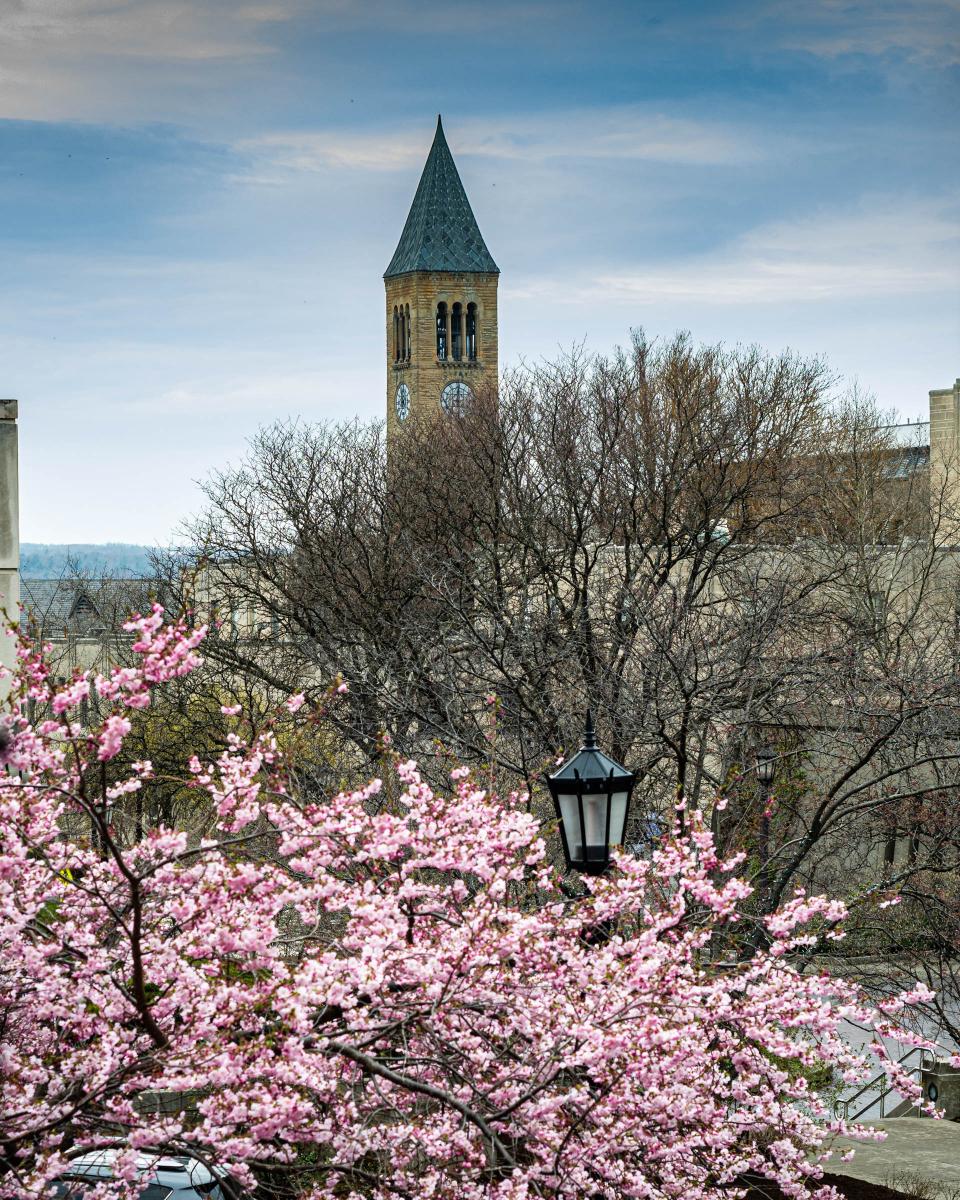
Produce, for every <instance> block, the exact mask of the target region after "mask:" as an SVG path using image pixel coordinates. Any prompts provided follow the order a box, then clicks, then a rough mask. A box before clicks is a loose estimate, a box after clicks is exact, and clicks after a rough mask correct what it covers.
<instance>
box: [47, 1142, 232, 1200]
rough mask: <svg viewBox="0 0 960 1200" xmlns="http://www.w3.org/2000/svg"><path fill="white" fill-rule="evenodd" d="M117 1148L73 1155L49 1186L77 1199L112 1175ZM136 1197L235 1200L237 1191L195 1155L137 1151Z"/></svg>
mask: <svg viewBox="0 0 960 1200" xmlns="http://www.w3.org/2000/svg"><path fill="white" fill-rule="evenodd" d="M118 1154H119V1150H95V1151H92V1152H91V1153H90V1154H83V1155H81V1156H80V1157H79V1158H76V1159H74V1161H73V1162H72V1163H71V1164H70V1170H69V1171H68V1172H67V1173H66V1174H65V1175H64V1176H63V1177H62V1178H60V1179H58V1180H57V1182H56V1183H55V1184H54V1186H53V1192H52V1195H54V1196H57V1197H60V1198H61V1200H73V1198H74V1197H76V1198H77V1200H80V1198H81V1197H83V1196H84V1195H85V1194H86V1193H87V1192H88V1191H89V1190H90V1188H92V1187H93V1186H94V1184H97V1183H102V1182H103V1181H104V1180H105V1179H112V1178H113V1164H114V1162H115V1160H116V1158H117V1155H118ZM137 1166H138V1169H139V1170H140V1172H141V1179H140V1192H139V1200H168V1198H169V1200H239V1198H240V1196H241V1193H240V1191H239V1190H238V1189H237V1186H236V1184H232V1183H231V1182H230V1180H228V1179H227V1178H226V1176H225V1175H223V1174H221V1173H219V1172H216V1171H211V1170H210V1168H209V1167H205V1166H204V1165H203V1163H201V1162H198V1161H197V1160H196V1159H195V1158H187V1157H185V1156H183V1157H182V1156H180V1155H174V1154H138V1155H137Z"/></svg>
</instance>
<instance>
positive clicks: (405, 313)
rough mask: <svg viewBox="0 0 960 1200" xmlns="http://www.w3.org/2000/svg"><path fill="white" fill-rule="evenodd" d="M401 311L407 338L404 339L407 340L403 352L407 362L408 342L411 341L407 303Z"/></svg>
mask: <svg viewBox="0 0 960 1200" xmlns="http://www.w3.org/2000/svg"><path fill="white" fill-rule="evenodd" d="M403 311H404V318H405V320H404V327H405V328H406V331H407V339H406V341H407V344H406V352H405V354H404V358H405V359H406V360H407V362H409V361H410V343H411V337H410V305H409V304H408V305H407V306H406V308H405V309H404V310H403Z"/></svg>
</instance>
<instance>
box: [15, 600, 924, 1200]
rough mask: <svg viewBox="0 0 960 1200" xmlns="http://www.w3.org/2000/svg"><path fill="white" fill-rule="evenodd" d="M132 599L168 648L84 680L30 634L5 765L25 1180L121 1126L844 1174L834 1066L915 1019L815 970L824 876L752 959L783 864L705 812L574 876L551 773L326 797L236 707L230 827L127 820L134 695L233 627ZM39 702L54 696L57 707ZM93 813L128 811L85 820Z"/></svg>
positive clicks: (584, 1164)
mask: <svg viewBox="0 0 960 1200" xmlns="http://www.w3.org/2000/svg"><path fill="white" fill-rule="evenodd" d="M128 629H129V630H130V632H131V633H133V634H134V635H135V641H134V644H133V652H134V655H135V665H133V666H128V667H124V668H118V669H116V670H114V671H113V672H112V674H111V675H110V676H109V677H108V678H104V677H102V676H98V677H96V678H93V679H90V678H88V677H87V676H85V675H78V676H77V678H75V679H73V680H71V681H70V682H69V683H67V684H65V685H64V686H63V687H61V688H60V689H59V690H57V689H55V688H53V687H51V685H50V682H49V672H48V671H47V669H46V666H45V664H44V661H43V656H42V653H39V652H37V651H35V650H34V649H33V648H32V647H29V646H26V645H24V646H22V647H21V650H20V659H19V662H20V666H19V670H18V674H17V677H16V680H15V683H16V687H15V689H14V701H13V703H14V704H15V706H16V707H15V711H14V714H13V715H12V717H11V724H10V739H9V743H8V745H7V746H6V749H5V751H4V754H5V760H6V763H7V765H8V768H9V769H8V771H7V773H6V774H5V775H3V776H0V1022H2V1028H3V1030H4V1039H3V1049H2V1052H0V1143H2V1145H3V1146H4V1147H5V1150H4V1154H5V1158H4V1159H3V1161H2V1163H0V1198H5V1197H15V1196H16V1197H20V1196H27V1195H42V1194H44V1190H45V1188H46V1187H47V1186H48V1184H49V1181H51V1180H53V1179H56V1178H57V1177H59V1176H61V1175H62V1174H63V1173H64V1172H65V1171H67V1170H68V1169H69V1163H70V1160H71V1159H72V1158H74V1157H76V1156H77V1155H79V1154H81V1153H83V1152H85V1151H87V1150H89V1149H91V1148H98V1147H104V1146H112V1147H115V1148H118V1149H120V1150H121V1151H122V1152H123V1155H122V1156H121V1158H120V1160H119V1162H120V1165H121V1166H122V1167H123V1172H126V1174H127V1175H129V1176H130V1178H131V1179H132V1178H133V1177H134V1175H135V1172H134V1171H133V1170H132V1169H131V1170H127V1166H129V1164H131V1163H134V1162H135V1156H134V1155H133V1152H134V1151H139V1150H143V1149H152V1150H158V1151H159V1150H163V1151H173V1152H180V1153H187V1154H192V1155H195V1156H198V1157H200V1158H202V1159H203V1160H204V1161H207V1162H210V1163H215V1164H219V1165H220V1166H222V1167H223V1168H225V1169H226V1170H228V1171H229V1172H230V1173H231V1174H232V1175H233V1176H234V1177H235V1178H237V1179H238V1180H240V1181H241V1182H242V1183H244V1184H245V1185H247V1186H255V1185H256V1183H257V1179H258V1177H261V1169H262V1168H264V1167H270V1168H271V1169H275V1168H278V1167H286V1168H287V1169H289V1170H291V1171H292V1170H296V1171H297V1172H298V1176H297V1177H298V1179H299V1180H300V1181H301V1186H302V1190H303V1194H304V1195H307V1196H315V1197H317V1198H318V1200H320V1198H324V1200H333V1198H334V1197H343V1196H356V1197H360V1196H364V1197H369V1198H371V1200H381V1198H382V1200H386V1198H387V1197H396V1196H414V1195H415V1196H430V1197H434V1198H435V1200H481V1197H482V1198H484V1200H528V1198H532V1197H551V1198H553V1200H577V1198H580V1197H584V1196H589V1197H594V1198H596V1200H618V1198H620V1197H642V1198H646V1197H664V1198H666V1197H676V1196H680V1195H682V1194H686V1193H693V1194H696V1195H697V1196H701V1197H708V1198H710V1197H716V1198H717V1200H719V1198H720V1197H721V1196H724V1197H726V1196H728V1195H729V1194H730V1191H731V1188H733V1189H734V1191H736V1187H737V1185H738V1181H740V1180H742V1178H743V1177H744V1175H745V1174H746V1173H748V1172H755V1173H758V1174H760V1175H762V1176H764V1177H766V1178H767V1179H769V1180H771V1181H774V1182H776V1183H777V1184H779V1186H780V1187H781V1188H782V1189H783V1191H784V1192H785V1193H786V1194H787V1195H790V1196H799V1195H801V1194H805V1193H806V1190H807V1189H808V1187H809V1185H810V1183H811V1181H816V1180H817V1179H818V1178H819V1177H820V1175H821V1172H822V1164H823V1162H824V1161H825V1159H826V1157H827V1156H828V1155H829V1152H830V1151H829V1145H830V1141H831V1139H832V1137H833V1136H834V1135H835V1134H837V1133H842V1132H849V1130H848V1127H847V1125H846V1124H845V1123H844V1122H843V1121H842V1120H840V1119H839V1118H837V1117H835V1115H834V1113H833V1110H832V1107H831V1105H830V1102H829V1098H828V1097H826V1096H824V1095H821V1094H819V1093H818V1092H817V1091H815V1090H814V1089H813V1088H812V1087H811V1084H810V1080H811V1079H812V1078H814V1077H818V1076H822V1075H823V1073H824V1071H827V1072H828V1073H829V1072H832V1073H833V1075H834V1078H835V1079H836V1080H837V1081H838V1082H839V1081H840V1080H844V1081H847V1082H853V1081H856V1080H861V1079H865V1078H867V1077H869V1076H870V1075H872V1074H874V1073H875V1072H876V1062H875V1061H869V1060H867V1059H865V1058H864V1057H863V1056H861V1055H858V1054H856V1053H854V1051H853V1050H852V1049H851V1048H850V1047H849V1046H848V1045H847V1043H846V1042H845V1041H844V1039H843V1037H842V1028H841V1025H842V1021H843V1020H844V1018H846V1017H854V1018H855V1019H857V1020H858V1021H859V1022H860V1023H869V1022H873V1023H874V1024H875V1026H876V1028H877V1029H878V1031H879V1032H881V1033H885V1032H889V1030H890V1029H891V1028H892V1025H891V1022H892V1020H893V1019H895V1016H896V1006H893V1007H890V1008H889V1009H888V1010H887V1011H884V1012H878V1011H875V1010H873V1009H872V1008H871V1007H870V1006H869V1005H868V1004H867V1003H866V1002H865V1001H864V999H863V998H862V997H861V996H860V995H859V994H858V992H857V990H856V988H855V986H854V985H853V984H852V983H850V982H847V981H843V980H838V979H834V978H830V977H828V976H826V975H824V974H818V973H815V972H814V973H804V972H802V971H801V970H799V969H798V967H797V965H796V963H795V961H794V955H793V953H792V952H793V951H795V950H797V949H798V948H801V947H803V946H804V945H806V944H807V943H808V941H809V940H810V938H811V937H812V936H813V934H812V930H814V929H819V928H822V927H823V926H824V925H828V926H829V927H830V929H831V931H833V932H836V926H837V923H838V922H840V921H841V920H842V916H843V913H842V909H841V908H840V907H839V906H838V905H837V904H835V903H834V902H831V901H827V900H823V899H820V898H816V897H809V896H805V895H799V894H798V895H797V896H795V897H793V898H792V899H791V900H790V901H789V902H788V903H787V904H786V905H784V906H783V908H781V909H780V910H779V911H778V912H777V913H774V914H773V915H772V916H770V917H769V918H768V919H767V922H766V924H767V935H768V937H767V942H768V943H769V944H770V945H771V949H769V950H764V949H760V950H758V951H757V952H756V953H755V954H754V955H753V956H752V957H749V958H743V959H735V960H734V961H719V960H718V957H717V954H716V947H717V946H719V945H722V944H723V943H724V939H725V937H726V936H727V935H728V934H729V932H730V930H731V929H735V928H736V927H738V926H739V924H740V923H742V922H744V921H746V920H749V919H751V918H750V916H749V906H748V904H747V901H748V900H749V895H750V887H749V885H748V884H746V883H745V882H743V881H742V880H740V879H739V878H738V877H737V875H736V868H737V865H738V863H737V861H736V860H731V861H728V862H723V861H720V860H719V858H718V856H717V854H716V852H715V849H714V846H713V842H712V838H711V836H710V833H709V831H708V830H706V829H704V828H703V826H702V824H701V823H699V822H698V820H697V818H696V814H695V813H688V814H686V820H685V823H684V830H685V832H683V833H682V834H681V833H680V832H675V833H674V835H673V836H671V837H669V838H667V839H665V840H664V843H663V844H662V846H660V848H659V849H658V850H656V851H655V852H654V854H653V855H652V858H651V859H650V860H649V861H647V860H638V859H635V858H632V857H630V856H627V855H620V856H619V857H618V858H617V861H616V864H615V869H614V870H613V871H611V872H610V874H609V875H608V876H606V877H604V878H601V879H598V880H592V881H589V883H588V884H587V885H585V889H584V894H583V895H582V896H581V897H580V898H578V899H571V896H570V890H571V889H570V887H569V886H564V881H563V880H562V878H561V877H560V876H559V874H558V872H557V870H556V868H555V867H554V866H553V865H552V864H551V861H550V856H549V854H548V849H547V841H546V838H548V837H549V836H551V835H550V832H549V831H544V830H543V829H541V827H540V826H539V825H538V823H537V821H536V820H535V819H534V817H533V816H532V815H531V813H530V811H529V806H528V805H527V804H526V802H525V798H524V797H521V796H512V797H506V798H498V797H496V796H493V795H491V794H489V793H488V792H486V791H485V790H484V789H483V788H482V787H480V786H479V785H478V784H477V783H476V782H475V781H474V780H473V778H472V776H471V775H470V773H469V771H467V770H466V769H464V768H458V769H456V770H454V771H453V773H452V778H451V780H450V786H449V787H448V788H446V789H443V790H440V791H438V790H435V789H433V788H431V787H429V786H428V785H427V784H426V782H425V781H424V780H423V778H422V777H421V775H420V773H419V772H418V769H417V766H416V764H415V763H412V762H400V763H397V764H396V779H397V781H398V784H399V786H398V787H397V788H392V787H388V786H386V785H385V783H384V782H383V781H381V780H374V781H372V782H371V783H370V784H368V785H367V786H365V787H363V788H359V789H356V790H351V791H346V792H343V793H341V794H339V795H337V796H335V797H333V798H332V799H319V798H316V797H313V798H304V797H297V796H296V795H295V794H293V789H292V788H290V787H289V786H288V770H287V764H286V763H285V762H284V760H283V755H282V754H281V752H280V750H279V749H278V745H277V742H276V740H275V739H274V737H273V736H272V734H271V733H270V732H269V731H267V732H265V733H260V734H259V735H258V737H257V738H256V739H255V740H253V741H251V742H249V743H248V742H246V741H244V740H243V738H242V737H241V736H240V735H239V734H237V733H234V734H232V735H231V737H230V742H229V745H228V747H227V749H226V750H225V751H224V753H223V754H221V755H220V757H219V758H218V759H217V760H216V761H214V762H205V761H202V760H201V758H200V757H199V756H196V755H191V754H190V752H189V747H186V748H185V755H184V758H185V762H184V779H185V781H186V784H187V786H190V787H193V788H194V789H195V790H196V793H197V795H198V798H199V799H203V801H204V802H205V803H207V804H209V805H210V807H211V810H212V812H213V813H214V818H215V834H214V836H211V837H207V838H205V839H203V840H202V841H197V842H191V841H190V840H189V839H188V838H187V836H186V835H185V834H184V833H183V832H182V831H178V830H176V829H170V828H163V827H160V828H154V829H151V830H149V831H148V832H147V833H146V834H145V835H144V836H143V838H142V840H140V841H137V842H135V843H133V844H124V843H123V842H122V840H121V839H120V837H119V836H118V834H117V831H116V830H115V829H114V828H113V825H112V822H111V808H110V805H111V804H112V803H115V802H118V801H119V800H122V798H123V797H124V796H125V795H126V794H128V793H130V792H134V791H137V790H139V789H142V788H147V787H150V786H151V784H152V779H153V772H152V768H151V765H150V764H149V763H146V762H132V763H129V764H127V763H125V760H124V746H125V742H126V739H127V737H128V734H129V730H130V717H129V715H128V714H129V712H130V710H136V709H139V708H143V707H145V706H148V705H149V704H151V703H152V699H153V695H154V689H155V688H157V687H162V686H163V684H164V683H165V682H167V681H169V680H171V679H174V678H176V677H178V676H179V675H182V674H184V673H186V672H188V671H190V670H192V669H194V668H195V666H196V665H197V662H198V657H197V650H198V647H199V646H200V644H201V642H202V638H203V630H194V629H191V628H189V627H188V626H187V625H186V624H184V623H183V622H176V621H175V622H166V621H165V620H164V614H163V611H162V610H161V609H160V608H159V607H155V608H154V609H153V611H152V612H151V613H150V614H149V615H148V616H146V617H138V618H135V619H134V620H133V621H132V622H131V623H130V625H129V626H128ZM343 686H344V685H342V684H340V685H339V689H340V690H342V688H343ZM91 687H92V688H93V689H95V691H96V692H97V694H98V695H99V696H100V697H101V699H102V700H103V701H104V702H105V704H106V705H107V707H108V709H109V711H107V712H105V714H104V715H103V718H102V722H101V724H100V725H99V727H98V728H95V729H93V730H90V729H87V728H85V727H83V726H82V725H81V724H80V722H79V721H78V720H77V719H76V718H77V711H76V710H77V708H78V706H79V704H80V703H81V701H82V700H83V699H84V698H86V697H87V696H88V695H89V693H90V689H91ZM332 690H333V691H336V690H338V689H337V688H334V689H332ZM28 698H33V699H34V700H40V701H42V702H43V704H44V705H45V706H46V708H47V710H48V712H49V713H50V714H52V715H51V716H49V717H45V718H44V719H43V720H41V721H40V722H39V723H38V724H37V725H33V724H31V723H30V722H29V721H28V720H27V718H26V715H25V714H26V711H27V706H26V701H27V699H28ZM305 703H306V701H305V698H304V697H303V696H302V695H300V694H298V695H297V696H294V697H292V698H291V699H290V701H289V703H288V704H287V705H286V706H285V711H286V710H288V715H289V713H296V712H297V710H299V709H301V708H302V707H303V705H304V704H305ZM108 765H109V768H110V771H111V772H112V774H111V775H110V781H109V784H108V785H107V786H106V787H102V786H101V788H100V790H99V791H98V790H97V787H98V784H97V780H98V779H102V778H103V776H104V772H105V771H106V768H107V766H108ZM199 799H198V802H199ZM78 817H82V818H83V820H84V822H86V823H89V824H90V826H91V827H92V828H94V829H95V830H96V831H97V835H98V836H97V837H95V838H90V839H87V840H84V839H82V838H79V837H77V836H71V835H70V834H69V831H70V830H71V829H73V828H74V827H75V825H76V819H77V818H78ZM598 931H600V932H601V933H602V936H599V935H598ZM909 999H910V996H907V997H906V1000H909ZM875 1054H876V1056H877V1058H878V1059H879V1060H881V1061H883V1060H884V1056H885V1051H884V1050H883V1044H882V1042H881V1041H879V1040H878V1042H877V1044H876V1047H875ZM890 1069H891V1071H892V1072H893V1073H894V1074H895V1073H896V1068H895V1066H893V1065H891V1067H890ZM901 1075H902V1072H901ZM898 1078H899V1077H898ZM899 1082H900V1083H901V1085H902V1086H903V1088H904V1089H909V1088H911V1087H913V1089H914V1091H913V1093H911V1094H916V1092H917V1089H916V1088H915V1085H913V1084H912V1083H911V1081H910V1080H908V1079H906V1078H899ZM164 1095H174V1096H181V1095H186V1096H188V1097H191V1100H190V1102H189V1103H187V1104H186V1105H185V1106H184V1108H183V1110H182V1111H181V1112H179V1113H177V1114H176V1115H172V1116H171V1115H168V1116H164V1117H158V1116H156V1115H151V1112H150V1107H151V1106H150V1105H148V1104H145V1103H144V1097H146V1096H153V1097H157V1096H160V1097H162V1096H164ZM854 1132H855V1130H854ZM123 1172H118V1174H122V1173H123ZM118 1186H120V1184H119V1182H118ZM823 1190H824V1191H825V1192H829V1189H823Z"/></svg>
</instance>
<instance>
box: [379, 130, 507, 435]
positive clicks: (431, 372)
mask: <svg viewBox="0 0 960 1200" xmlns="http://www.w3.org/2000/svg"><path fill="white" fill-rule="evenodd" d="M499 277H500V271H499V269H498V267H497V264H496V263H495V262H494V261H493V258H492V257H491V255H490V251H489V250H488V249H487V247H486V244H485V243H484V240H483V237H482V235H481V233H480V230H479V228H478V226H477V222H476V218H475V217H474V215H473V210H472V209H471V207H470V201H469V200H468V199H467V194H466V192H465V191H464V188H463V184H462V183H461V182H460V175H459V173H458V171H457V168H456V164H455V163H454V161H453V155H452V154H451V153H450V149H449V147H448V146H447V141H446V138H445V137H444V134H443V126H442V124H441V122H440V118H439V117H438V118H437V132H436V136H435V137H434V139H433V145H432V147H431V148H430V153H429V155H428V156H427V162H426V166H425V167H424V168H423V175H422V176H421V177H420V183H419V186H418V187H417V191H416V195H415V196H414V198H413V204H412V205H411V207H410V213H409V215H408V217H407V221H406V224H405V225H404V227H403V233H402V234H401V235H400V241H399V243H398V245H397V249H396V251H395V253H394V255H393V258H392V259H391V260H390V265H389V266H388V267H387V270H386V272H385V274H384V277H383V278H384V284H385V286H386V333H387V433H388V436H389V437H391V438H392V437H394V436H396V434H397V433H398V432H399V430H400V429H401V428H402V426H403V423H404V422H405V421H407V420H409V419H410V418H415V419H417V420H425V419H431V418H432V417H433V416H434V415H435V414H437V413H441V412H448V413H455V412H457V411H458V410H459V409H460V408H462V406H463V405H464V404H469V402H470V400H471V399H472V397H473V395H474V394H476V393H477V392H478V391H481V390H487V389H493V388H496V384H497V375H498V363H497V283H498V280H499Z"/></svg>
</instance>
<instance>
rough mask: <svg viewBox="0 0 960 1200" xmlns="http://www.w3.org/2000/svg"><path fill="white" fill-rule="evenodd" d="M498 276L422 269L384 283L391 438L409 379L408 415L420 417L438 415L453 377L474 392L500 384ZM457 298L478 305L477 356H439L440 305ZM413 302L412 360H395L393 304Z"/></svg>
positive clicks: (389, 435) (388, 435)
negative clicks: (400, 389)
mask: <svg viewBox="0 0 960 1200" xmlns="http://www.w3.org/2000/svg"><path fill="white" fill-rule="evenodd" d="M498 281H499V276H497V275H480V274H464V275H454V274H449V273H446V272H433V271H418V272H415V273H412V274H410V275H399V276H394V277H392V278H390V279H387V280H386V281H385V282H386V349H387V396H386V401H387V437H388V438H393V437H394V436H395V435H396V433H397V432H398V430H399V428H400V427H401V422H400V421H398V420H397V415H396V409H395V406H394V397H395V396H396V392H397V388H398V386H399V385H400V384H401V383H405V384H406V385H407V387H408V388H409V389H410V414H411V417H415V418H417V419H418V420H424V419H429V418H432V417H433V416H435V415H436V414H437V413H439V412H440V411H441V410H440V393H441V392H442V391H443V389H444V387H445V386H446V384H448V383H450V382H451V381H452V380H455V379H461V380H463V382H464V383H466V384H468V385H469V387H470V388H471V389H472V390H473V391H474V392H476V391H479V390H482V389H485V388H487V387H494V388H495V387H496V384H497V378H498V375H499V365H498V364H499V341H498V338H499V331H498V326H497V283H498ZM440 301H444V302H445V303H446V304H447V305H448V307H452V305H454V304H455V303H457V302H459V303H461V304H463V305H464V307H466V305H467V304H470V303H473V304H476V306H477V359H476V361H474V362H471V361H469V360H468V359H466V358H462V359H460V360H454V359H449V358H448V359H447V360H446V361H444V362H441V361H440V360H439V359H438V358H437V326H436V315H437V305H438V304H439V303H440ZM401 304H402V305H404V306H406V305H408V304H409V306H410V325H411V346H410V361H409V363H397V362H396V361H395V359H394V340H393V309H394V305H397V306H398V307H399V306H400V305H401Z"/></svg>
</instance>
